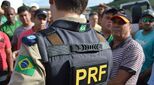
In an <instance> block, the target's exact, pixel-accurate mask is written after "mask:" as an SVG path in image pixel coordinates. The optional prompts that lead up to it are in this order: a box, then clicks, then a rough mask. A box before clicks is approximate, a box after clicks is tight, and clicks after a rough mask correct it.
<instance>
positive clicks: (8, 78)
mask: <svg viewBox="0 0 154 85" xmlns="http://www.w3.org/2000/svg"><path fill="white" fill-rule="evenodd" d="M11 75H12V71H10V72H9V73H8V75H7V78H6V80H5V83H6V84H8V83H9V81H10V78H11Z"/></svg>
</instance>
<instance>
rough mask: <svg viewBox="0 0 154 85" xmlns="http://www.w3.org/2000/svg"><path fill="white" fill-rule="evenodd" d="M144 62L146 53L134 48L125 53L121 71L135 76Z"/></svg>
mask: <svg viewBox="0 0 154 85" xmlns="http://www.w3.org/2000/svg"><path fill="white" fill-rule="evenodd" d="M143 61H144V53H143V50H142V48H137V47H133V48H131V49H129V50H128V51H127V53H125V56H124V58H123V61H122V63H121V65H120V69H123V70H126V71H127V72H129V73H133V74H134V73H136V72H137V71H138V70H140V69H141V67H142V65H143Z"/></svg>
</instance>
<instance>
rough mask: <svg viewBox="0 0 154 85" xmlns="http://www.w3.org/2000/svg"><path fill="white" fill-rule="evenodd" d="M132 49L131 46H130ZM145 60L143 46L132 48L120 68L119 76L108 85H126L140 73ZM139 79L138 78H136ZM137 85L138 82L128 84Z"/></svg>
mask: <svg viewBox="0 0 154 85" xmlns="http://www.w3.org/2000/svg"><path fill="white" fill-rule="evenodd" d="M130 47H131V46H130ZM143 60H144V53H143V50H142V48H141V46H138V47H131V48H130V49H128V50H127V54H125V56H123V60H122V62H121V65H120V67H119V70H118V73H117V75H116V76H115V77H114V78H113V79H111V80H110V81H109V83H108V85H125V84H126V82H127V81H128V80H129V79H130V78H131V77H132V76H133V75H135V74H136V73H137V74H138V73H139V72H140V69H141V67H142V64H143ZM136 78H137V77H136ZM128 83H133V84H135V83H136V82H128Z"/></svg>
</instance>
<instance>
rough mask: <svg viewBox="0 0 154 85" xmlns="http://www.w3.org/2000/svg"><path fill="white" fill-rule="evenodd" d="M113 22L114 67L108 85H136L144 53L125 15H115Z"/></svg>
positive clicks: (111, 44)
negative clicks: (132, 35)
mask: <svg viewBox="0 0 154 85" xmlns="http://www.w3.org/2000/svg"><path fill="white" fill-rule="evenodd" d="M111 20H112V23H113V24H112V25H113V26H112V35H113V37H114V39H113V41H112V42H111V43H110V46H111V48H112V52H113V67H112V69H111V74H110V75H111V76H110V81H109V82H108V85H136V82H137V79H138V76H139V73H140V70H141V67H142V64H143V61H144V53H143V50H142V47H141V46H140V44H138V43H137V42H136V41H135V40H133V39H132V37H131V33H130V32H131V23H130V20H129V19H128V18H126V17H125V16H123V15H115V16H113V17H112V18H111Z"/></svg>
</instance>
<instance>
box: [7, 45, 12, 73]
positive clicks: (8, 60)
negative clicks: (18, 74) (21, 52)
mask: <svg viewBox="0 0 154 85" xmlns="http://www.w3.org/2000/svg"><path fill="white" fill-rule="evenodd" d="M5 51H6V56H7V58H6V60H7V63H8V69H9V72H11V73H12V71H13V57H12V50H11V48H7V49H6V50H5Z"/></svg>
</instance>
